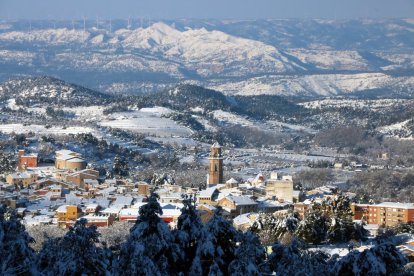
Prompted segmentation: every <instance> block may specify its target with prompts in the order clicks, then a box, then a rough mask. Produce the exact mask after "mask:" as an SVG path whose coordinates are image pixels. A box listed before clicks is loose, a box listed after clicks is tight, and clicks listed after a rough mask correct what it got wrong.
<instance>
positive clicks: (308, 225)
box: [296, 203, 329, 244]
mask: <svg viewBox="0 0 414 276" xmlns="http://www.w3.org/2000/svg"><path fill="white" fill-rule="evenodd" d="M328 228H329V218H328V216H327V214H326V211H325V210H324V208H323V206H322V204H319V203H314V204H313V205H312V207H311V208H310V209H309V210H308V211H307V212H306V214H305V219H304V220H302V221H301V222H300V223H299V225H298V228H297V230H296V235H297V236H298V237H299V238H301V239H302V240H304V241H306V242H308V243H312V244H320V243H321V242H323V241H324V240H325V239H326V235H327V232H328Z"/></svg>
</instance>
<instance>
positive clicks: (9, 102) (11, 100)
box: [6, 99, 20, 110]
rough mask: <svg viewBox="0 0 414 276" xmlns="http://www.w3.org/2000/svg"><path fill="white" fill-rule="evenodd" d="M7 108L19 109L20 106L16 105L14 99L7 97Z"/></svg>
mask: <svg viewBox="0 0 414 276" xmlns="http://www.w3.org/2000/svg"><path fill="white" fill-rule="evenodd" d="M6 106H7V107H8V108H10V109H11V110H19V109H20V106H18V105H17V104H16V99H9V100H7V105H6Z"/></svg>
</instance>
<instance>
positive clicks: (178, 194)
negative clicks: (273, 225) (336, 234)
mask: <svg viewBox="0 0 414 276" xmlns="http://www.w3.org/2000/svg"><path fill="white" fill-rule="evenodd" d="M209 162H210V166H209V173H208V181H207V186H206V188H205V189H201V190H200V189H199V188H191V187H182V186H180V185H176V184H170V183H168V182H165V183H164V184H162V185H158V186H153V185H150V184H148V183H145V182H132V181H130V180H126V179H105V178H102V177H100V176H99V172H98V171H95V170H93V169H89V168H87V162H86V161H85V159H84V158H83V157H82V156H81V155H80V154H79V153H76V152H73V151H70V150H60V151H57V152H56V159H55V164H54V166H40V167H38V163H37V155H36V154H26V153H25V152H24V150H21V151H19V152H18V166H17V170H16V172H15V173H12V174H9V175H7V176H6V182H5V183H1V182H0V204H6V205H8V206H10V207H12V208H15V209H16V210H17V212H18V213H19V214H20V215H21V216H22V218H23V222H24V223H25V224H26V225H28V226H31V225H39V224H55V225H58V226H59V227H68V226H70V225H72V224H74V223H75V222H76V220H79V219H80V218H86V219H87V221H88V223H89V224H95V225H97V226H99V227H108V226H110V225H112V224H113V223H114V222H115V221H122V220H125V221H131V222H135V221H136V220H137V218H138V216H139V208H140V207H141V206H142V205H144V204H146V201H147V199H148V196H149V195H150V193H151V192H152V191H156V192H157V194H158V195H159V197H160V199H159V202H160V205H161V207H162V211H163V214H162V216H161V218H162V219H163V220H164V221H165V222H167V223H169V224H170V226H171V227H174V226H175V223H176V222H177V219H178V217H179V216H180V214H181V209H182V207H183V204H182V200H183V198H184V196H185V195H193V196H194V197H195V198H196V206H197V209H198V211H199V214H200V216H201V219H202V221H204V222H206V221H208V220H209V219H210V217H211V216H212V215H213V214H214V211H215V210H216V208H217V207H218V206H220V207H221V208H222V213H223V215H224V216H226V217H228V218H229V219H233V222H234V225H235V226H236V227H237V228H239V229H246V228H248V227H250V226H251V225H252V224H253V223H254V221H255V220H256V219H257V217H258V214H260V213H272V214H283V213H286V212H287V210H288V209H290V208H294V209H295V210H296V211H297V212H298V213H299V215H300V217H302V218H303V217H305V216H306V210H307V209H308V208H309V207H310V206H311V205H312V204H313V202H318V201H322V200H324V199H327V198H329V197H332V196H334V195H335V193H336V190H337V189H338V186H324V187H320V188H317V189H315V190H313V191H308V192H306V193H302V192H300V191H295V190H294V188H293V187H294V185H293V179H292V176H289V175H279V174H278V173H276V172H274V173H271V174H270V176H269V177H268V178H267V177H265V176H264V175H262V174H258V175H257V176H256V177H254V178H252V179H248V180H247V181H245V182H244V183H239V181H237V180H235V179H234V178H231V179H229V180H227V181H224V179H223V156H222V154H221V146H220V145H219V144H217V143H215V144H214V145H212V147H211V151H210V155H209ZM348 196H350V197H352V196H353V194H349V195H348ZM352 210H353V212H354V219H355V220H360V219H365V221H367V223H368V224H369V225H377V226H378V225H394V224H396V223H399V222H410V221H414V205H413V204H400V203H382V204H376V205H367V204H353V205H352Z"/></svg>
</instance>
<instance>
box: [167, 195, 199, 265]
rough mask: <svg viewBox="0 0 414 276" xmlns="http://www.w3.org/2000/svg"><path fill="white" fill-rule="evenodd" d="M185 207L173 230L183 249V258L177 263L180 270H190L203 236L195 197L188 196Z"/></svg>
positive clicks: (177, 241) (185, 199)
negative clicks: (199, 241)
mask: <svg viewBox="0 0 414 276" xmlns="http://www.w3.org/2000/svg"><path fill="white" fill-rule="evenodd" d="M183 204H184V207H183V208H182V209H181V215H180V216H179V217H178V221H177V229H176V230H175V231H174V232H173V234H174V237H175V241H176V243H177V244H178V246H179V247H180V250H181V251H182V253H183V255H182V260H180V262H179V263H178V264H177V266H178V267H180V268H179V271H182V272H184V271H188V269H189V267H191V263H192V261H193V259H194V257H195V254H196V249H197V245H198V240H199V239H200V237H201V233H202V229H203V224H202V222H201V219H200V217H199V215H198V214H197V210H196V206H195V198H193V197H191V196H186V197H185V198H184V200H183Z"/></svg>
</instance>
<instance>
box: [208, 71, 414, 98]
mask: <svg viewBox="0 0 414 276" xmlns="http://www.w3.org/2000/svg"><path fill="white" fill-rule="evenodd" d="M413 83H414V77H392V76H389V75H386V74H382V73H361V74H325V75H303V76H301V75H292V76H282V75H279V76H277V75H274V76H261V77H254V78H250V79H245V80H242V81H237V82H226V83H223V84H220V83H219V84H209V83H206V85H205V86H206V87H207V88H210V89H214V90H218V91H222V92H223V93H225V94H227V95H235V94H237V95H260V94H268V95H291V96H297V95H308V96H312V95H319V96H335V95H340V94H342V93H355V92H358V91H364V90H370V89H377V88H384V87H395V88H398V87H407V86H410V85H412V84H413Z"/></svg>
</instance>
